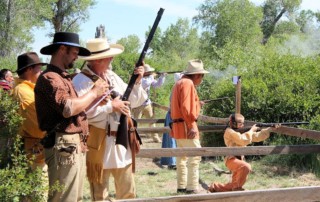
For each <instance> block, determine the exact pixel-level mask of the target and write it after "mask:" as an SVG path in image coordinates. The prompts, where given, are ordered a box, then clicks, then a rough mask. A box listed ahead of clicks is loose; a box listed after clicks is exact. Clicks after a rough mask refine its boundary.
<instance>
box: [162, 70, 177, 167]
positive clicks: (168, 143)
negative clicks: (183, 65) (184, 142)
mask: <svg viewBox="0 0 320 202" xmlns="http://www.w3.org/2000/svg"><path fill="white" fill-rule="evenodd" d="M181 76H182V74H181V73H175V74H174V75H173V77H174V83H176V82H177V81H179V80H180V78H181ZM169 101H170V102H169V103H171V95H170V98H169ZM171 122H172V119H171V111H170V108H169V110H168V112H167V114H166V119H165V122H164V126H170V125H171ZM170 127H171V126H170ZM176 147H177V144H176V140H175V139H174V138H172V137H171V135H170V134H169V133H163V135H162V148H176ZM160 163H161V165H167V166H168V168H169V169H172V170H176V157H174V156H171V157H161V159H160Z"/></svg>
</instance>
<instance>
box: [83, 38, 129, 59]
mask: <svg viewBox="0 0 320 202" xmlns="http://www.w3.org/2000/svg"><path fill="white" fill-rule="evenodd" d="M86 48H87V49H88V50H89V51H90V52H91V55H90V56H88V57H81V59H83V60H99V59H103V58H110V57H113V56H116V55H119V54H120V53H122V52H123V51H124V47H123V46H122V45H120V44H109V43H108V40H107V39H106V38H95V39H91V40H89V41H87V44H86Z"/></svg>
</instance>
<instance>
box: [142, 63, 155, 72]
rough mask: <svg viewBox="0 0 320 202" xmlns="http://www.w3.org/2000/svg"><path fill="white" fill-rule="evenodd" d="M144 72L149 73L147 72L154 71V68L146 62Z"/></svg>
mask: <svg viewBox="0 0 320 202" xmlns="http://www.w3.org/2000/svg"><path fill="white" fill-rule="evenodd" d="M143 66H144V72H145V73H147V72H154V70H155V69H154V68H152V67H151V66H150V65H148V64H144V65H143Z"/></svg>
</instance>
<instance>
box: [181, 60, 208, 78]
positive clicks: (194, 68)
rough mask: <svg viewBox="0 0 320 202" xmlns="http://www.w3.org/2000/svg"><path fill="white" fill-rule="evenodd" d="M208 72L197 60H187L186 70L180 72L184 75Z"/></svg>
mask: <svg viewBox="0 0 320 202" xmlns="http://www.w3.org/2000/svg"><path fill="white" fill-rule="evenodd" d="M207 73H209V72H208V71H206V70H204V69H203V63H202V61H201V60H199V59H194V60H189V61H188V67H187V69H186V70H185V71H184V72H182V74H185V75H191V74H207Z"/></svg>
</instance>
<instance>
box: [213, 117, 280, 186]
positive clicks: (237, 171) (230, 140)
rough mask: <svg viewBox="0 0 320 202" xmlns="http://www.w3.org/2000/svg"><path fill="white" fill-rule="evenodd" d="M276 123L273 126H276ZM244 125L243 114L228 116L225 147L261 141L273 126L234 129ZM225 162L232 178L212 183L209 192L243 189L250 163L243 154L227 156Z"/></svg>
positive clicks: (242, 145) (266, 136) (267, 136)
mask: <svg viewBox="0 0 320 202" xmlns="http://www.w3.org/2000/svg"><path fill="white" fill-rule="evenodd" d="M279 126H280V125H277V126H276V127H275V128H278V127H279ZM243 127H244V116H243V115H242V114H238V113H236V114H231V115H230V117H229V125H228V128H227V129H226V130H225V132H224V136H223V138H224V142H225V144H226V146H227V147H245V146H247V145H248V144H251V143H252V142H261V141H264V140H265V139H267V138H269V136H270V132H271V131H272V130H273V128H271V127H269V128H265V129H262V130H261V131H259V132H257V130H258V129H259V128H258V127H257V126H256V125H253V126H252V127H251V128H250V130H248V131H247V132H244V133H240V132H237V131H236V129H239V128H243ZM224 160H225V164H226V166H227V168H228V169H229V170H230V171H231V172H232V180H231V182H229V183H226V184H221V183H212V184H211V185H210V186H209V188H208V191H209V192H224V191H243V190H244V189H243V185H244V184H245V182H246V180H247V176H248V175H249V173H250V172H251V165H250V164H249V163H247V162H246V161H245V160H244V156H233V155H230V156H227V157H225V159H224Z"/></svg>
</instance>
